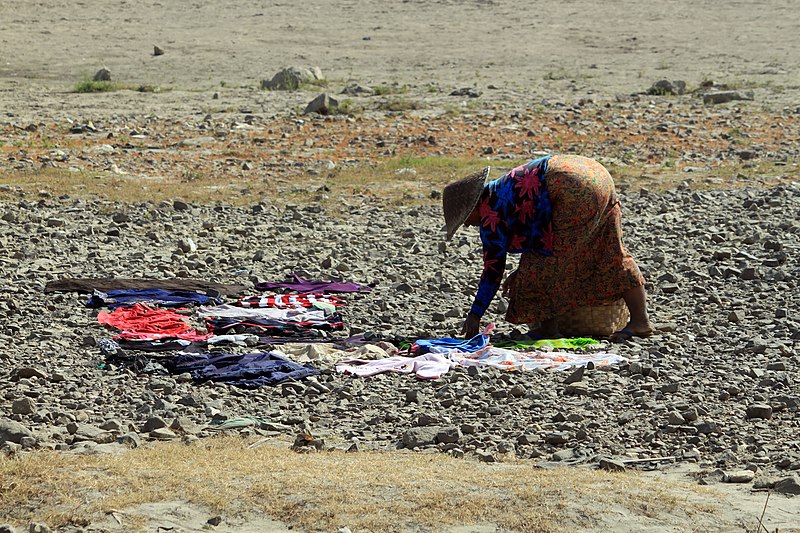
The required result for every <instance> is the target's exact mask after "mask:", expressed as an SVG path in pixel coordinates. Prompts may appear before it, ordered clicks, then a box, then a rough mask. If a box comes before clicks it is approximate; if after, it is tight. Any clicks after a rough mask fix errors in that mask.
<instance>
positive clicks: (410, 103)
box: [378, 98, 422, 111]
mask: <svg viewBox="0 0 800 533" xmlns="http://www.w3.org/2000/svg"><path fill="white" fill-rule="evenodd" d="M421 107H422V105H421V104H420V103H419V102H417V101H415V100H409V99H408V98H391V99H389V100H386V101H385V102H381V103H380V104H378V109H381V110H383V111H411V110H412V109H420V108H421Z"/></svg>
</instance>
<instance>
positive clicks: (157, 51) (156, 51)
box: [153, 45, 164, 56]
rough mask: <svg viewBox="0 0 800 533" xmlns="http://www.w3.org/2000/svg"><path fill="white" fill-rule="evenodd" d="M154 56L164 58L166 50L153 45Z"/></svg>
mask: <svg viewBox="0 0 800 533" xmlns="http://www.w3.org/2000/svg"><path fill="white" fill-rule="evenodd" d="M153 55H154V56H163V55H164V49H163V48H161V47H159V46H155V45H153Z"/></svg>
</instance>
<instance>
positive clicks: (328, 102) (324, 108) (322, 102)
mask: <svg viewBox="0 0 800 533" xmlns="http://www.w3.org/2000/svg"><path fill="white" fill-rule="evenodd" d="M338 110H339V101H338V100H336V99H334V98H331V97H330V96H329V95H328V93H322V94H320V95H319V96H317V97H316V98H314V99H313V100H311V101H310V102H309V103H308V105H307V106H306V108H305V110H304V111H303V113H305V114H308V113H317V114H319V115H335V114H336V113H337V112H338Z"/></svg>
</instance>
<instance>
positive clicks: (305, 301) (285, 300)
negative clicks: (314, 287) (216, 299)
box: [238, 293, 345, 309]
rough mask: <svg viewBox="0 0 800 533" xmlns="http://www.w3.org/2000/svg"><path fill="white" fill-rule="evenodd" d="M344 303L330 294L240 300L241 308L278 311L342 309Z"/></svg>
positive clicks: (266, 296) (257, 297)
mask: <svg viewBox="0 0 800 533" xmlns="http://www.w3.org/2000/svg"><path fill="white" fill-rule="evenodd" d="M344 303H345V302H344V301H343V300H342V299H341V298H339V297H337V296H333V295H328V294H321V293H319V294H262V295H260V296H243V297H242V298H239V302H238V305H240V306H241V307H275V308H277V309H296V308H298V307H316V306H318V305H333V306H335V307H340V306H342V305H344Z"/></svg>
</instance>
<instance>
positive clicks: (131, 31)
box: [0, 0, 800, 118]
mask: <svg viewBox="0 0 800 533" xmlns="http://www.w3.org/2000/svg"><path fill="white" fill-rule="evenodd" d="M793 4H794V2H792V1H791V0H771V1H769V2H762V3H759V5H758V6H756V5H754V4H753V3H751V2H739V1H734V2H722V1H710V2H692V1H689V0H665V1H662V2H658V4H657V5H653V4H651V3H649V2H637V1H635V0H610V1H608V2H589V1H586V0H572V1H570V0H565V1H553V0H548V1H546V2H537V3H536V5H535V6H533V5H531V4H529V3H526V2H521V1H519V0H497V1H492V0H474V1H455V0H440V1H433V0H405V1H403V2H374V1H367V0H350V1H348V0H337V1H326V0H312V1H308V2H303V3H302V7H298V5H297V4H296V3H294V2H277V1H276V2H260V1H252V0H251V1H248V0H236V1H231V2H223V3H219V2H214V3H201V2H192V3H190V2H177V1H176V2H168V1H161V2H159V1H153V0H147V1H143V2H131V1H125V0H96V1H94V0H93V1H91V2H58V1H50V0H49V1H41V2H24V3H20V2H11V1H8V0H3V1H2V2H0V49H2V54H0V91H2V92H0V107H2V109H3V110H4V111H6V112H12V113H14V114H15V115H16V116H20V115H21V114H27V113H32V114H33V115H34V116H38V117H40V118H44V117H46V116H48V115H50V114H51V113H52V112H53V111H54V110H55V109H58V108H59V107H61V105H63V104H68V106H70V107H71V109H72V110H73V112H78V111H80V110H85V112H87V113H88V114H107V113H113V114H117V113H124V112H126V111H134V110H138V111H140V112H141V111H146V112H148V113H152V114H156V115H166V114H171V113H172V112H173V111H186V110H189V109H192V108H195V109H196V107H197V104H196V103H197V101H198V99H200V100H205V99H206V98H207V95H206V94H203V92H204V91H207V90H213V89H218V88H219V87H220V85H221V84H225V85H226V86H227V87H240V86H244V87H256V86H257V85H258V84H259V82H260V81H261V80H262V79H264V78H269V77H271V76H272V74H273V73H274V72H276V71H277V70H278V69H280V68H281V67H284V66H288V65H317V66H319V67H321V68H322V70H323V72H324V73H325V74H326V75H327V76H328V77H329V78H331V79H335V80H347V79H355V80H357V81H359V82H360V83H365V84H377V83H392V82H397V83H400V84H411V85H419V86H424V85H426V84H429V83H434V84H438V85H441V86H443V87H445V88H449V87H465V86H467V87H471V86H474V87H478V88H479V89H486V88H487V87H488V86H490V85H492V86H495V87H498V89H499V90H500V92H501V93H502V92H503V91H507V90H511V91H515V92H516V93H515V94H516V96H517V98H520V99H527V98H534V99H536V100H539V99H541V98H549V99H562V98H567V99H571V98H572V97H575V98H578V97H582V96H585V95H594V96H595V97H597V98H607V97H611V96H613V95H615V94H619V93H621V94H630V93H633V92H638V91H643V90H646V89H647V88H648V87H650V85H651V84H652V83H653V82H654V81H656V80H659V79H670V80H685V81H686V83H687V84H688V85H689V86H690V87H696V86H698V85H699V84H700V83H701V82H702V81H703V80H704V79H706V80H713V81H716V82H718V83H719V82H725V83H736V84H738V85H742V86H749V87H753V88H755V89H756V90H757V91H759V96H760V97H762V98H763V99H768V100H774V101H780V102H784V103H785V102H788V103H792V102H793V101H794V100H793V96H792V94H793V92H794V91H796V89H797V87H798V86H800V72H798V71H797V69H796V68H795V63H796V59H797V55H796V54H797V52H796V51H797V50H798V48H800V33H798V32H797V31H796V28H797V23H798V21H799V20H800V16H799V15H798V14H797V10H796V9H795V8H794V7H793ZM154 45H158V46H159V47H161V48H163V49H164V50H165V52H166V53H165V54H164V55H161V56H154V55H153V46H154ZM103 65H105V66H107V67H108V68H109V69H110V70H111V72H112V75H113V77H114V79H115V80H119V81H121V82H126V83H132V84H135V83H149V84H157V85H160V86H164V87H170V88H172V89H175V90H179V91H181V92H180V93H176V94H175V95H174V97H168V98H159V99H153V98H131V97H130V95H128V96H118V97H116V98H114V97H112V98H111V99H105V98H103V99H93V100H92V101H91V102H87V101H86V99H85V98H82V97H81V96H80V95H67V94H63V93H62V92H61V91H63V90H65V89H69V88H71V87H72V86H74V84H75V83H76V82H77V81H78V80H79V79H80V78H81V77H82V76H86V75H89V76H91V75H93V74H94V72H95V71H96V70H97V69H98V68H100V67H101V66H103ZM770 88H773V89H775V88H777V89H778V90H765V89H770ZM195 91H198V92H199V93H200V94H198V93H196V92H195ZM34 95H35V97H33V96H34ZM259 99H260V100H262V101H265V103H266V104H267V105H268V104H269V102H268V101H269V100H270V98H268V97H264V96H263V95H262V96H261V97H260V98H259ZM192 103H194V105H193V104H192Z"/></svg>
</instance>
